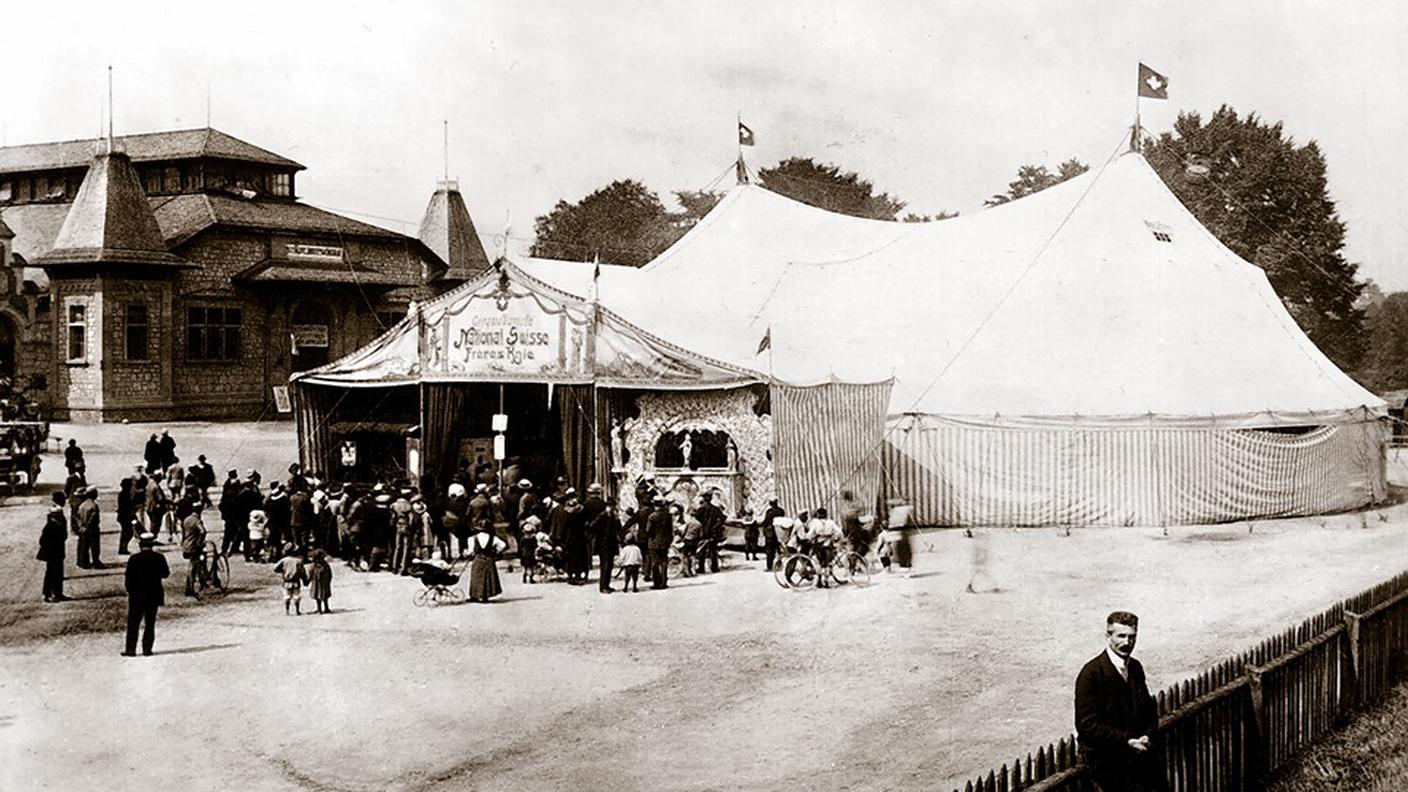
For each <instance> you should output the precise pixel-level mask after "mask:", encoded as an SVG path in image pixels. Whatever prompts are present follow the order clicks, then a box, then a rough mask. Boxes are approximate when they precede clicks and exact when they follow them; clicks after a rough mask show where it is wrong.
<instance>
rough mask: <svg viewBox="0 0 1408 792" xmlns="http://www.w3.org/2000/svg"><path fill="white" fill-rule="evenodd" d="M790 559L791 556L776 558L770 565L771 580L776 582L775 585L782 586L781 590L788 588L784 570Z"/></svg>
mask: <svg viewBox="0 0 1408 792" xmlns="http://www.w3.org/2000/svg"><path fill="white" fill-rule="evenodd" d="M791 557H792V556H782V557H780V558H777V559H775V560H774V561H773V565H772V579H773V580H776V581H777V585H779V586H782V587H783V588H787V587H788V586H787V574H786V572H785V571H784V570H785V569H786V568H787V559H789V558H791Z"/></svg>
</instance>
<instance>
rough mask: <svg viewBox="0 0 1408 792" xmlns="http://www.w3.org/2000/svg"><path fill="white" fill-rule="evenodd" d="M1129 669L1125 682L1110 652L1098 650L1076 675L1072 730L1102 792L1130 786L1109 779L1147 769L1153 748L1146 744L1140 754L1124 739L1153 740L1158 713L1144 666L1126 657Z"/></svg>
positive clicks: (1142, 774)
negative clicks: (1110, 656)
mask: <svg viewBox="0 0 1408 792" xmlns="http://www.w3.org/2000/svg"><path fill="white" fill-rule="evenodd" d="M1128 669H1129V681H1128V682H1126V681H1125V680H1124V678H1123V677H1121V676H1120V672H1119V670H1118V669H1116V668H1115V664H1114V663H1113V662H1112V661H1111V660H1110V658H1109V655H1108V654H1106V653H1105V652H1101V653H1100V654H1098V655H1096V656H1095V657H1094V658H1092V659H1091V660H1090V662H1088V663H1086V664H1085V667H1084V668H1082V669H1081V670H1080V675H1079V676H1078V677H1076V734H1077V736H1078V738H1079V741H1080V747H1081V752H1082V754H1083V755H1084V757H1085V763H1086V765H1087V766H1088V767H1089V768H1090V770H1091V774H1092V775H1093V776H1094V777H1095V780H1096V781H1097V782H1098V783H1100V784H1101V786H1102V788H1104V789H1106V790H1107V792H1114V790H1119V789H1125V788H1129V787H1125V786H1121V785H1119V784H1118V783H1112V782H1120V781H1128V782H1131V783H1132V781H1133V779H1135V778H1143V777H1145V775H1146V774H1148V773H1151V772H1152V771H1153V767H1152V766H1151V763H1152V761H1153V758H1154V755H1155V753H1156V750H1157V749H1156V747H1154V746H1151V747H1150V749H1149V751H1148V752H1147V753H1143V754H1141V753H1139V752H1137V751H1135V750H1134V749H1133V748H1131V747H1129V740H1132V739H1135V738H1138V737H1142V736H1144V735H1149V737H1150V738H1151V739H1152V738H1153V736H1154V729H1155V728H1156V727H1157V726H1158V723H1159V717H1158V711H1157V709H1156V705H1155V703H1154V699H1153V697H1151V696H1150V695H1149V686H1148V683H1147V682H1146V681H1145V678H1144V666H1142V665H1140V663H1139V661H1138V660H1135V659H1134V658H1133V657H1131V658H1129V660H1128Z"/></svg>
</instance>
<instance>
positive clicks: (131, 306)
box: [123, 303, 151, 360]
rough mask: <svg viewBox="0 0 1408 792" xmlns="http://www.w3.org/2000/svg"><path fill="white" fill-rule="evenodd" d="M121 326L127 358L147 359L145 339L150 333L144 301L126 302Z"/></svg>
mask: <svg viewBox="0 0 1408 792" xmlns="http://www.w3.org/2000/svg"><path fill="white" fill-rule="evenodd" d="M123 328H124V330H125V333H126V339H127V359H128V360H149V359H150V358H148V356H147V340H148V338H149V337H150V335H151V325H150V323H149V316H148V313H147V304H146V303H128V304H127V313H126V315H125V316H124V317H123Z"/></svg>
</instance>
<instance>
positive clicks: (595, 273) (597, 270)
mask: <svg viewBox="0 0 1408 792" xmlns="http://www.w3.org/2000/svg"><path fill="white" fill-rule="evenodd" d="M593 262H594V264H593V266H592V302H596V300H597V297H598V296H600V294H601V291H600V289H601V287H600V286H599V284H598V282H599V281H600V280H601V254H600V253H598V254H597V255H596V256H595V257H594V258H593Z"/></svg>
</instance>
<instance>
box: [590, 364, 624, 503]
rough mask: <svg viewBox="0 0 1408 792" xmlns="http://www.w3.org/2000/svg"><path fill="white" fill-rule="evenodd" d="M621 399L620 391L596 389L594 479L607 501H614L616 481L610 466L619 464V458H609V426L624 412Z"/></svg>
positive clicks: (622, 397)
mask: <svg viewBox="0 0 1408 792" xmlns="http://www.w3.org/2000/svg"><path fill="white" fill-rule="evenodd" d="M623 400H624V396H622V394H621V392H620V391H614V390H603V389H601V388H598V389H597V391H596V425H597V433H596V439H597V443H596V471H597V473H596V480H597V482H598V483H599V484H601V486H602V487H604V488H605V490H606V502H607V503H615V502H616V484H617V482H616V476H615V475H614V474H613V473H612V467H613V463H614V464H620V462H621V460H619V459H617V460H612V458H611V427H612V425H613V424H614V423H615V421H616V418H617V416H619V415H622V414H623V413H624V409H623V408H622V402H623Z"/></svg>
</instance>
